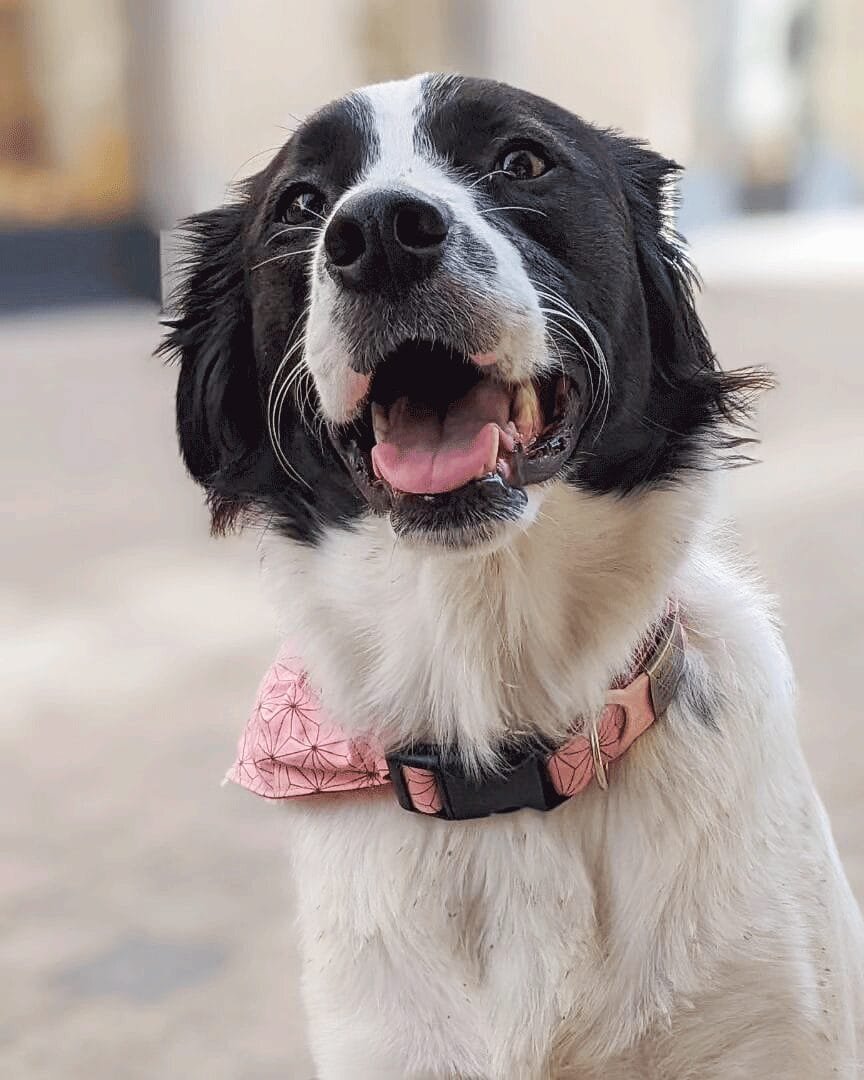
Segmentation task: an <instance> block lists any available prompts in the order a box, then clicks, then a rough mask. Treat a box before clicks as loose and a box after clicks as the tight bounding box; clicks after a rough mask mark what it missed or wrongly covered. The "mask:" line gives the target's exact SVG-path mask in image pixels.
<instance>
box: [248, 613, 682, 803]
mask: <svg viewBox="0 0 864 1080" xmlns="http://www.w3.org/2000/svg"><path fill="white" fill-rule="evenodd" d="M683 652H684V638H683V631H682V629H681V623H680V620H679V617H678V611H677V607H676V606H672V605H670V608H669V611H668V612H667V615H666V617H665V618H664V620H663V621H662V623H661V630H658V631H657V632H656V633H655V635H654V636H653V637H652V639H651V640H650V641H649V642H648V643H647V644H646V647H645V648H644V649H643V650H642V654H643V655H642V657H641V658H640V659H638V660H637V661H636V663H635V664H634V668H635V670H637V671H638V672H639V673H638V674H636V675H635V677H633V678H632V679H631V681H630V682H629V683H627V685H626V686H623V687H620V688H618V689H613V690H610V691H609V692H608V693H607V695H606V702H607V704H606V706H605V707H604V709H603V711H602V712H601V714H600V716H599V718H598V720H597V722H596V724H595V725H594V726H593V729H591V730H589V733H588V734H587V735H581V734H580V735H574V736H573V737H572V738H571V739H570V740H569V741H568V742H567V743H565V744H564V745H563V746H562V747H560V748H559V749H558V750H557V751H555V752H554V753H552V754H551V755H550V757H549V758H548V759H547V761H546V770H547V772H548V776H549V779H550V780H551V782H552V785H553V787H554V789H555V791H556V792H558V794H559V795H563V796H567V797H570V796H572V795H576V794H577V793H578V792H580V791H582V790H583V788H585V787H587V786H588V784H589V783H590V782H591V780H592V779H594V778H595V777H596V779H597V782H598V783H599V784H600V786H601V787H604V788H605V787H606V785H607V766H608V764H609V763H610V762H612V761H614V760H615V759H616V758H619V757H620V756H621V755H622V754H623V753H624V752H625V751H626V750H627V749H628V748H629V747H630V746H631V745H632V743H633V742H634V741H635V740H636V739H637V738H638V737H639V736H640V735H642V734H643V733H644V732H645V731H647V730H648V728H649V727H650V726H651V725H652V724H653V723H654V721H655V720H656V718H657V717H658V716H659V715H661V714H662V713H663V712H664V711H665V709H666V706H667V705H668V704H669V701H670V700H671V698H672V696H673V694H674V692H675V688H676V686H677V683H678V679H679V678H680V675H681V670H682V667H683ZM402 773H403V779H404V781H405V786H406V788H407V789H408V792H409V794H410V798H411V801H412V802H413V808H414V809H415V810H418V811H420V812H421V813H426V814H436V813H438V812H439V811H440V810H441V806H442V804H441V797H440V793H439V791H438V790H437V786H436V779H435V776H434V775H433V774H432V773H431V772H429V771H427V770H425V769H421V768H413V767H404V766H403V767H402ZM227 779H228V780H232V781H233V782H234V783H236V784H239V785H240V786H241V787H244V788H246V789H247V790H249V791H252V792H254V793H255V794H256V795H263V796H264V797H265V798H268V799H290V798H294V797H295V796H300V795H314V794H319V793H324V792H345V791H357V790H360V789H362V788H375V787H382V786H384V785H388V786H389V785H390V767H389V766H388V764H387V761H386V760H385V757H384V754H383V753H382V752H381V751H380V749H378V748H376V747H374V746H373V745H372V743H371V742H370V741H368V740H366V739H363V738H356V737H355V738H349V737H347V736H346V735H345V733H344V732H343V731H341V730H340V729H339V727H338V726H337V725H336V724H335V723H334V722H333V721H332V720H331V719H330V718H329V717H328V716H327V714H326V713H325V712H324V709H323V708H322V706H321V702H320V699H319V696H318V694H317V692H316V691H315V689H314V687H313V686H312V685H311V683H310V682H309V678H308V676H307V674H306V672H305V671H304V669H303V664H302V662H301V661H300V660H298V659H297V658H296V657H294V656H292V654H291V650H290V649H289V648H287V647H283V648H282V650H281V651H280V653H279V655H278V657H277V658H276V662H275V663H274V664H273V666H272V667H271V668H270V670H269V671H268V672H267V674H266V675H265V676H264V680H263V682H262V683H261V686H260V688H259V690H258V697H257V699H256V702H255V707H254V709H253V710H252V715H251V716H250V718H249V721H248V723H247V725H246V728H245V730H244V732H243V736H242V738H241V740H240V745H239V748H238V754H237V761H236V762H235V764H234V765H233V767H232V768H231V769H230V770H229V771H228V774H227Z"/></svg>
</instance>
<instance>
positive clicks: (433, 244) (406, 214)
mask: <svg viewBox="0 0 864 1080" xmlns="http://www.w3.org/2000/svg"><path fill="white" fill-rule="evenodd" d="M449 231H450V226H449V224H448V222H447V220H446V218H445V217H444V215H443V214H442V212H441V211H440V210H439V209H438V207H437V206H435V205H434V204H433V203H419V202H418V203H408V204H406V205H404V206H400V207H399V209H398V210H397V211H396V216H395V217H394V219H393V232H394V233H395V235H396V240H397V241H398V243H399V245H400V247H403V248H405V249H406V250H408V251H419V252H431V251H435V250H436V249H438V248H440V247H441V245H442V244H443V243H444V241H445V240H446V239H447V233H448V232H449Z"/></svg>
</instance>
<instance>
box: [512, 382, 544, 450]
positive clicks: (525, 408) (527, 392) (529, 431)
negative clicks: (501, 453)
mask: <svg viewBox="0 0 864 1080" xmlns="http://www.w3.org/2000/svg"><path fill="white" fill-rule="evenodd" d="M510 419H511V420H512V421H513V423H514V424H515V425H516V429H517V430H518V432H519V434H520V435H521V436H522V439H523V440H524V441H526V442H527V441H528V440H529V439H532V438H533V437H534V436H535V435H536V434H537V432H538V431H540V429H541V428H542V427H543V412H542V410H541V408H540V399H539V398H538V397H537V391H536V390H535V389H534V384H533V383H527V384H524V385H522V386H519V387H517V389H516V393H515V394H514V395H513V404H512V406H511V409H510Z"/></svg>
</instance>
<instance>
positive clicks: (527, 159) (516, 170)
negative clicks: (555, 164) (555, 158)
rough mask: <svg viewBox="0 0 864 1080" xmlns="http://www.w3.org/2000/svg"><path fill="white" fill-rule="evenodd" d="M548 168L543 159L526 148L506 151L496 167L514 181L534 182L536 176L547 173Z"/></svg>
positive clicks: (547, 163)
mask: <svg viewBox="0 0 864 1080" xmlns="http://www.w3.org/2000/svg"><path fill="white" fill-rule="evenodd" d="M550 167H551V166H550V165H549V162H548V161H547V160H546V159H545V158H544V157H542V156H541V155H540V154H538V153H536V152H535V151H534V150H529V149H528V148H527V147H526V146H523V147H521V148H520V149H518V150H508V151H507V153H506V154H504V155H503V157H502V158H501V159H500V161H499V162H498V165H497V166H496V168H497V169H500V170H501V171H502V172H506V173H509V174H510V175H511V176H512V177H513V178H514V179H516V180H536V179H537V177H538V176H542V175H543V173H545V172H548V171H549V169H550Z"/></svg>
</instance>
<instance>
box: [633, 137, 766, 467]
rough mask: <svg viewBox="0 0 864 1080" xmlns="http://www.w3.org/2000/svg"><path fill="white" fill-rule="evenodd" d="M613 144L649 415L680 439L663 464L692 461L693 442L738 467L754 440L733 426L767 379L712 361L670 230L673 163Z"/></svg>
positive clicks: (692, 277) (687, 269)
mask: <svg viewBox="0 0 864 1080" xmlns="http://www.w3.org/2000/svg"><path fill="white" fill-rule="evenodd" d="M615 142H616V151H615V152H616V156H617V158H618V166H619V170H620V173H621V178H622V183H623V187H624V194H625V197H626V200H627V205H628V210H629V215H630V221H631V224H632V230H633V240H634V244H635V248H636V259H637V264H638V270H639V279H640V282H641V287H642V293H643V296H644V301H645V310H646V314H647V318H648V327H649V333H650V337H651V354H652V362H653V366H652V377H653V383H654V389H653V393H652V407H653V409H654V411H655V413H656V414H657V415H655V416H653V417H651V419H652V420H653V421H654V422H655V423H657V424H660V425H662V426H663V427H664V428H665V429H667V431H669V433H670V435H681V436H687V438H686V439H682V440H681V441H678V442H677V443H676V442H675V441H674V440H669V442H668V445H667V448H666V450H667V454H669V455H670V460H669V461H668V463H667V464H668V466H669V468H670V469H672V468H675V467H680V466H681V465H685V464H694V463H695V461H696V459H698V458H699V457H700V455H699V454H698V453H694V451H695V450H696V449H697V448H698V447H699V446H700V445H701V447H708V448H710V449H713V450H719V451H721V452H722V453H721V455H720V460H721V462H722V463H723V464H726V465H737V464H745V463H746V462H747V461H749V458H747V457H746V454H742V453H739V452H736V451H740V449H741V448H742V447H744V446H745V445H746V444H748V443H751V442H753V441H754V440H753V439H752V438H751V437H749V436H748V435H746V434H742V433H741V430H740V429H741V428H744V429H745V430H746V431H749V430H750V428H749V426H748V425H749V421H750V418H751V415H752V411H753V406H754V403H755V400H756V398H757V397H758V395H759V394H760V393H761V392H762V391H763V390H766V389H768V388H770V387H771V386H772V385H773V380H772V378H771V376H770V375H769V374H768V373H767V372H766V371H764V370H763V369H759V368H739V369H737V370H734V371H722V370H721V369H720V367H719V366H718V363H717V359H716V357H715V355H714V352H713V350H712V349H711V346H710V344H709V341H708V337H707V335H706V333H705V329H704V327H703V325H702V321H701V319H700V318H699V315H698V313H697V311H696V304H695V297H694V294H695V291H696V289H697V287H698V277H697V275H696V272H695V271H694V269H693V267H692V265H691V263H690V261H689V259H688V257H687V253H686V249H685V244H684V241H683V239H682V237H681V236H680V235H679V234H678V233H677V232H676V231H675V224H674V217H675V211H676V208H677V189H676V182H677V180H678V178H679V176H680V173H681V171H682V169H681V166H680V165H678V164H677V163H676V162H674V161H671V160H670V159H668V158H665V157H662V156H661V155H660V154H656V153H654V152H653V151H652V150H649V149H647V148H646V147H645V146H644V145H643V144H641V143H639V142H636V141H633V140H629V139H622V138H617V139H616V140H615ZM688 444H689V445H688ZM691 455H692V457H693V458H694V460H693V461H689V460H688V458H689V457H690V456H691ZM715 460H716V459H715Z"/></svg>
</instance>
